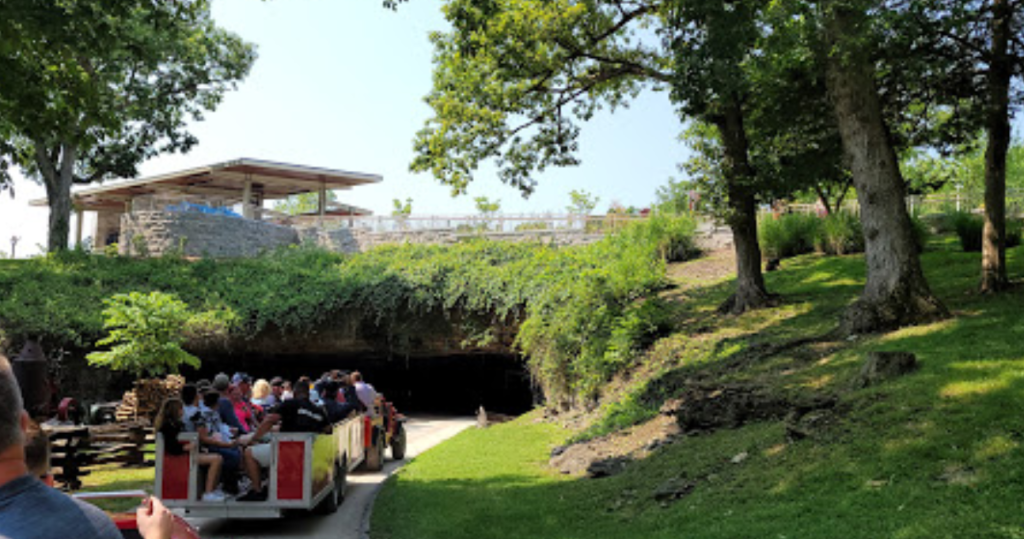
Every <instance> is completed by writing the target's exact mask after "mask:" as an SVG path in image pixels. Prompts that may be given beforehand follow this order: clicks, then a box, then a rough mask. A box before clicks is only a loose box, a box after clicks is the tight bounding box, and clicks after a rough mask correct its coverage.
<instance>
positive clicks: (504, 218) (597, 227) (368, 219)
mask: <svg viewBox="0 0 1024 539" xmlns="http://www.w3.org/2000/svg"><path fill="white" fill-rule="evenodd" d="M644 219H646V217H640V216H630V215H617V214H612V215H601V216H594V215H589V216H588V215H567V214H495V215H486V216H485V215H426V216H420V215H409V216H351V217H345V216H325V217H303V218H301V219H297V218H296V219H294V221H295V224H296V225H302V224H304V225H306V226H315V227H317V228H324V229H328V230H336V229H339V228H349V229H352V230H363V231H366V232H416V231H424V232H425V231H447V232H455V233H466V234H472V233H488V234H495V233H515V232H524V231H538V232H539V231H553V232H555V231H558V232H567V231H571V232H580V233H589V234H604V233H606V232H609V231H612V230H617V229H620V228H622V227H624V226H626V225H627V224H629V223H631V222H634V221H640V220H644Z"/></svg>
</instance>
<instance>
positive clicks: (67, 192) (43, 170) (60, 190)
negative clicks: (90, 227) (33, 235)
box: [35, 143, 77, 253]
mask: <svg viewBox="0 0 1024 539" xmlns="http://www.w3.org/2000/svg"><path fill="white" fill-rule="evenodd" d="M60 150H61V151H60V167H59V168H58V167H57V164H56V163H54V160H53V158H51V157H50V153H49V152H47V151H46V148H45V146H43V145H42V144H40V143H36V144H35V161H36V165H37V166H38V168H39V173H40V174H41V175H42V177H43V184H44V185H45V186H46V198H47V200H48V201H49V206H50V229H49V237H48V239H47V250H48V251H49V252H51V253H54V252H57V251H64V250H67V248H68V237H69V236H70V230H71V226H70V223H71V185H72V184H73V183H74V177H75V158H76V153H77V151H76V148H75V147H74V146H73V145H69V144H63V145H61V147H60Z"/></svg>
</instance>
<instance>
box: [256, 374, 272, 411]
mask: <svg viewBox="0 0 1024 539" xmlns="http://www.w3.org/2000/svg"><path fill="white" fill-rule="evenodd" d="M252 403H253V404H258V405H259V406H262V407H263V408H267V407H268V406H273V405H274V404H275V403H274V397H272V396H271V395H270V382H268V381H266V380H264V379H263V378H260V379H259V380H256V383H255V384H253V386H252Z"/></svg>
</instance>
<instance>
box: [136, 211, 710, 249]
mask: <svg viewBox="0 0 1024 539" xmlns="http://www.w3.org/2000/svg"><path fill="white" fill-rule="evenodd" d="M719 236H722V237H719ZM603 237H604V235H603V234H590V233H586V232H584V231H582V230H522V231H517V232H482V233H467V232H465V231H463V230H458V229H455V228H439V229H432V230H399V231H393V232H371V231H367V230H360V229H352V228H336V229H323V228H315V227H306V228H292V227H288V226H281V225H275V224H271V223H267V222H262V221H255V220H250V219H240V218H237V217H229V216H225V215H209V214H204V213H195V212H165V211H139V212H134V213H131V214H126V215H124V216H123V217H122V218H121V241H120V250H121V254H123V255H136V256H140V255H148V256H160V255H163V254H167V253H169V252H176V251H178V250H179V249H180V250H181V252H182V254H184V255H185V256H210V257H215V258H230V257H243V256H256V255H258V254H260V253H261V252H265V251H271V250H274V249H277V248H278V247H283V246H287V245H293V244H298V243H310V244H313V245H317V246H319V247H322V248H325V249H329V250H332V251H337V252H341V253H358V252H364V251H368V250H370V249H373V248H375V247H378V246H381V245H388V244H401V243H412V244H430V245H446V244H453V243H458V242H463V241H470V240H472V239H476V238H487V239H490V240H493V241H509V242H538V243H543V244H546V245H553V246H556V247H568V246H574V245H587V244H590V243H594V242H596V241H598V240H600V239H601V238H603ZM698 243H699V244H701V245H702V247H704V248H711V249H715V248H721V247H722V246H723V245H722V244H723V243H724V244H725V245H727V244H728V238H725V236H723V235H722V234H717V235H716V233H715V230H714V229H712V230H710V231H705V230H701V231H699V233H698Z"/></svg>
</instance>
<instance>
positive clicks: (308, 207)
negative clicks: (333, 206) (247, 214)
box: [274, 190, 338, 215]
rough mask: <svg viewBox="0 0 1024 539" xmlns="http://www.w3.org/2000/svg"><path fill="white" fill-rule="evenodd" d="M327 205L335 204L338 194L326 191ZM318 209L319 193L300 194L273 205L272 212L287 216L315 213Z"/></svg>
mask: <svg viewBox="0 0 1024 539" xmlns="http://www.w3.org/2000/svg"><path fill="white" fill-rule="evenodd" d="M326 197H327V200H326V202H327V203H331V202H337V201H338V194H337V193H336V192H334V191H333V190H327V191H326ZM319 209H320V193H300V194H298V195H292V196H290V197H288V198H286V199H284V200H279V201H277V202H275V203H274V211H279V212H281V213H287V214H288V215H302V214H304V213H316V212H317V210H319Z"/></svg>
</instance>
